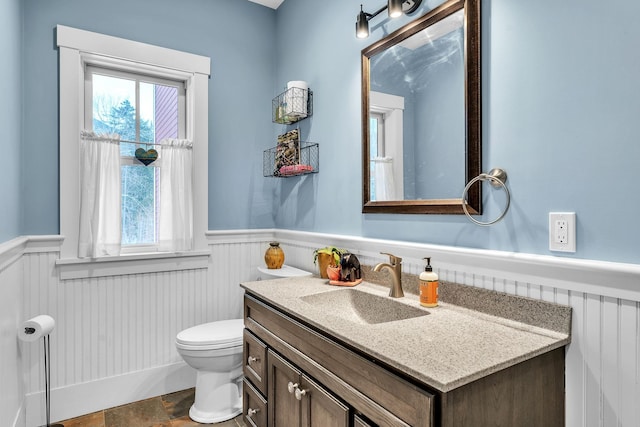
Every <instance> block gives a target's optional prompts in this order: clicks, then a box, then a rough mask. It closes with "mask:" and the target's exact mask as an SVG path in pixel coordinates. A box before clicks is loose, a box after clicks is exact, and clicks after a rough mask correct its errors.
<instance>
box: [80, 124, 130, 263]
mask: <svg viewBox="0 0 640 427" xmlns="http://www.w3.org/2000/svg"><path fill="white" fill-rule="evenodd" d="M120 192H121V187H120V137H119V136H118V135H116V134H110V135H107V134H105V135H97V134H95V133H93V132H86V131H85V132H82V133H81V135H80V235H79V239H78V256H79V257H83V258H87V257H88V258H96V257H100V256H106V255H119V254H120V241H121V208H120V204H121V195H120Z"/></svg>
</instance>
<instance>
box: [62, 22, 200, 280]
mask: <svg viewBox="0 0 640 427" xmlns="http://www.w3.org/2000/svg"><path fill="white" fill-rule="evenodd" d="M56 31H57V37H56V39H57V44H58V49H59V64H60V67H59V78H60V81H59V84H60V89H59V93H60V114H59V118H60V233H61V234H62V235H63V236H64V241H63V244H62V248H61V262H60V263H59V264H72V263H74V262H75V263H86V262H92V261H86V260H85V261H79V260H76V261H74V259H77V257H78V235H79V224H80V217H79V211H80V201H79V193H80V192H79V188H80V184H79V174H80V173H79V171H80V168H79V164H78V163H79V162H78V159H79V152H80V151H79V136H80V131H81V130H83V129H87V130H88V129H93V130H94V131H96V132H104V131H109V130H112V131H114V132H116V133H118V134H120V135H121V139H122V140H126V141H133V142H134V143H133V144H129V143H121V153H120V154H121V168H122V177H123V178H126V179H123V180H122V186H123V189H124V187H125V186H127V187H128V188H127V189H126V191H123V199H125V197H126V198H127V200H126V201H125V203H124V204H123V211H125V210H126V211H127V213H126V214H125V215H123V221H122V222H123V232H124V233H123V236H124V239H123V244H124V245H125V246H128V247H129V249H130V250H132V251H134V252H140V251H141V250H142V249H144V250H147V249H148V248H149V247H152V246H153V245H154V242H155V241H157V229H158V225H157V217H156V212H157V205H158V200H159V199H160V198H161V197H162V194H160V193H159V190H158V184H157V183H158V177H159V176H162V170H161V169H162V167H161V166H158V165H153V163H152V164H151V165H149V166H148V167H144V166H140V165H139V164H137V163H136V162H134V160H133V153H134V152H135V150H136V149H137V148H144V149H148V148H151V147H152V146H147V145H145V144H144V142H157V141H159V140H161V139H162V138H165V137H178V138H185V139H188V140H190V141H193V177H192V183H193V200H194V206H193V218H192V220H193V241H194V251H192V252H193V253H194V254H195V255H188V254H184V255H180V254H173V255H171V254H158V255H156V256H155V257H156V258H158V257H160V258H163V259H164V258H166V257H167V256H174V257H179V256H192V257H193V256H198V254H197V253H198V251H200V253H202V250H204V249H206V247H207V242H206V231H207V221H208V215H207V204H208V183H207V180H208V178H207V176H208V174H207V167H208V92H209V90H208V80H209V73H210V59H209V58H207V57H204V56H200V55H193V54H190V53H186V52H181V51H176V50H172V49H166V48H162V47H158V46H153V45H148V44H143V43H139V42H135V41H130V40H125V39H120V38H117V37H111V36H107V35H103V34H98V33H93V32H89V31H84V30H79V29H75V28H70V27H65V26H62V25H58V26H57V28H56ZM165 97H166V98H165ZM87 99H88V101H87ZM83 101H84V102H83ZM85 106H87V108H86V109H85ZM94 106H95V108H94ZM127 183H128V184H127ZM132 183H135V185H132ZM139 186H143V187H144V190H140V188H139ZM147 189H148V190H147ZM127 216H128V217H129V219H125V217H127ZM127 221H129V223H130V222H131V221H133V222H134V223H135V226H131V227H128V225H127ZM141 223H142V226H140V224H141ZM140 245H141V246H140ZM114 258H121V257H114ZM138 259H141V258H140V256H138ZM103 261H105V262H110V261H112V260H103ZM125 261H126V259H125V260H124V261H122V262H125ZM177 263H180V262H178V261H177ZM138 264H141V263H139V262H138V263H136V268H137V266H138ZM152 264H153V263H149V265H150V266H151V265H152ZM166 264H167V263H166V262H163V263H162V266H163V268H164V266H165V265H166ZM96 268H97V267H96V266H92V267H91V271H92V273H88V275H93V276H96V275H101V274H99V273H95V274H94V273H93V271H94V270H96ZM109 268H111V269H112V270H114V271H116V270H117V268H114V266H111V267H109ZM166 268H169V267H166ZM157 269H158V263H157V262H155V263H154V264H153V266H152V267H149V270H148V271H155V270H157ZM74 274H75V273H74ZM78 274H80V273H78ZM114 274H115V273H114ZM76 277H77V274H76Z"/></svg>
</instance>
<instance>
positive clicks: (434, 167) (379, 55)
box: [362, 0, 481, 213]
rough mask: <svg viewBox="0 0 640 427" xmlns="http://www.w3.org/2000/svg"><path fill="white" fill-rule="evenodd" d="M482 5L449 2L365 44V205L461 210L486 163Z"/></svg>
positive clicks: (475, 197)
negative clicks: (483, 149)
mask: <svg viewBox="0 0 640 427" xmlns="http://www.w3.org/2000/svg"><path fill="white" fill-rule="evenodd" d="M478 11H479V8H478V5H477V1H475V0H467V1H464V0H454V1H449V2H446V3H444V4H443V5H442V6H440V7H438V8H436V9H434V10H432V11H431V12H429V13H427V14H426V15H425V16H423V17H422V18H419V19H418V20H416V21H414V22H413V23H410V24H408V25H407V26H405V27H404V28H401V29H400V30H398V31H396V32H395V33H393V34H391V35H389V36H388V37H386V38H385V39H383V40H381V41H380V42H378V43H375V44H374V45H372V46H370V47H368V48H366V49H364V50H363V52H362V71H363V76H362V77H363V148H364V149H363V154H364V156H365V161H364V162H363V172H364V175H363V196H364V203H363V212H397V213H462V212H463V211H462V199H460V195H461V193H462V189H463V188H464V187H465V185H466V183H467V182H468V181H469V180H470V179H472V178H473V177H475V176H477V174H479V173H480V170H481V165H480V129H479V127H480V126H479V123H480V120H479V118H480V106H479V97H480V88H479V84H480V80H479V73H480V72H479V22H478V18H479V16H478ZM465 12H466V15H465ZM465 17H466V19H467V24H466V27H465ZM465 52H466V53H467V54H466V57H465ZM470 193H471V194H469V199H468V202H469V203H468V208H470V212H473V213H479V212H480V188H479V186H478V188H477V189H472V191H471V192H470Z"/></svg>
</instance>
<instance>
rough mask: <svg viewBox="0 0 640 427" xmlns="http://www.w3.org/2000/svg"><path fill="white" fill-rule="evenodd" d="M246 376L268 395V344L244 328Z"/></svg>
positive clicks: (244, 366) (244, 368)
mask: <svg viewBox="0 0 640 427" xmlns="http://www.w3.org/2000/svg"><path fill="white" fill-rule="evenodd" d="M242 371H243V373H244V376H245V378H248V379H249V380H251V382H252V383H253V385H254V386H255V387H256V388H257V389H258V390H260V392H261V393H262V394H263V395H265V396H266V394H267V346H266V345H265V344H264V343H263V342H262V341H261V340H260V339H258V338H257V337H256V336H255V335H253V334H252V333H251V332H249V331H248V330H247V329H245V330H244V365H243V369H242Z"/></svg>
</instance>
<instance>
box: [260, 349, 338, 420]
mask: <svg viewBox="0 0 640 427" xmlns="http://www.w3.org/2000/svg"><path fill="white" fill-rule="evenodd" d="M268 366H269V374H268V377H269V392H268V397H267V401H268V408H269V409H268V412H269V426H270V427H295V426H300V427H303V426H305V427H314V426H315V427H323V426H332V427H348V426H349V408H348V407H347V406H346V405H344V404H343V403H342V402H340V401H339V400H338V399H336V398H335V397H333V396H332V395H331V394H330V393H329V392H327V390H325V389H324V388H323V387H321V386H319V385H318V384H317V383H315V382H314V381H313V380H312V379H311V378H309V377H308V376H306V375H305V374H303V373H302V372H301V371H300V370H299V369H297V368H296V367H295V366H293V365H292V364H290V363H289V362H288V361H286V360H285V359H283V358H282V357H280V356H278V355H277V354H276V353H274V352H272V351H269V354H268Z"/></svg>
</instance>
